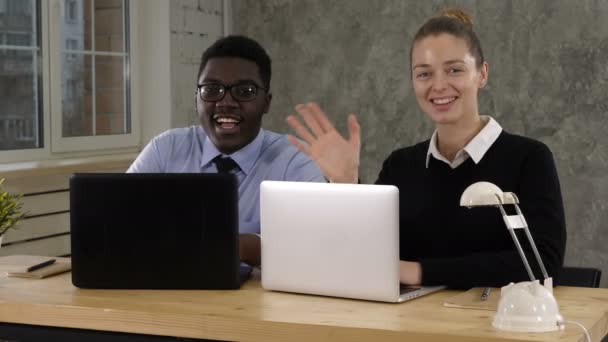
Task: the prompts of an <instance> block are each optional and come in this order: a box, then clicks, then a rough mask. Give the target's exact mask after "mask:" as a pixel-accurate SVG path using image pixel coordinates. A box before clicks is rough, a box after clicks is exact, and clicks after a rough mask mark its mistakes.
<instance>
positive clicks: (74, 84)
mask: <svg viewBox="0 0 608 342" xmlns="http://www.w3.org/2000/svg"><path fill="white" fill-rule="evenodd" d="M71 3H74V4H73V5H72V4H71ZM64 4H65V5H66V7H65V8H66V11H65V12H66V14H65V15H64V16H65V20H64V23H63V30H62V32H63V35H64V36H63V41H64V45H65V49H64V53H63V55H62V56H63V71H62V76H63V77H62V85H63V88H62V89H63V105H64V109H63V137H75V136H89V135H108V134H128V133H131V122H130V120H131V117H130V113H129V108H128V99H129V94H128V82H129V80H128V77H129V76H128V74H127V73H126V72H125V71H126V70H128V65H127V64H128V61H129V55H128V49H126V44H125V42H126V41H127V40H128V39H127V38H128V37H127V36H126V35H125V32H126V30H125V29H124V26H125V25H124V21H125V13H127V8H126V2H125V1H123V0H64ZM70 6H73V7H74V8H76V12H77V13H78V15H77V18H75V19H74V20H71V19H70V18H69V16H70V15H71V14H70V13H69V12H70V10H69V9H68V8H69V7H70ZM90 18H92V20H91V19H90ZM91 33H92V34H91ZM91 37H92V38H91ZM90 38H91V39H90ZM91 41H93V42H94V44H93V45H94V46H95V49H92V50H91Z"/></svg>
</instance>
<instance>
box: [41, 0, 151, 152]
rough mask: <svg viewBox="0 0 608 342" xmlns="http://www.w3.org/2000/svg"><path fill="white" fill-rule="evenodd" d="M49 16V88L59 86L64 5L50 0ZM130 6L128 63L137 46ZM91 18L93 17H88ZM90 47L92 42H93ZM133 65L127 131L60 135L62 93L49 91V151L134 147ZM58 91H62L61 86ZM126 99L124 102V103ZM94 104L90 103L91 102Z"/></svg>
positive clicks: (136, 116) (133, 58)
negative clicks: (89, 134) (112, 133)
mask: <svg viewBox="0 0 608 342" xmlns="http://www.w3.org/2000/svg"><path fill="white" fill-rule="evenodd" d="M51 4H52V5H51V13H50V15H51V17H52V18H57V20H52V21H51V22H50V26H49V32H50V35H51V36H50V41H51V42H52V44H51V50H50V54H51V61H54V62H53V64H52V65H51V73H50V76H51V87H52V89H61V63H62V60H63V52H64V44H63V39H65V37H62V36H61V25H62V24H61V23H62V18H63V15H64V14H65V9H64V8H62V6H63V5H64V4H65V2H64V1H62V0H52V1H51ZM133 6H134V1H131V2H130V4H129V7H130V9H129V36H130V37H131V39H129V44H130V46H129V53H130V56H129V60H130V64H132V63H133V61H137V49H136V46H135V44H134V41H135V39H133V37H136V33H137V32H136V30H135V28H136V27H137V24H138V22H137V21H138V18H137V10H136V9H134V8H131V7H133ZM92 19H93V20H94V16H92ZM93 25H94V23H93ZM93 46H94V45H93ZM135 69H136V68H129V72H130V75H129V86H128V87H127V89H125V91H130V99H131V101H130V105H131V106H130V109H129V111H130V114H131V132H130V133H127V134H114V135H95V136H81V137H64V136H63V133H62V130H63V124H62V120H63V118H62V113H63V111H62V92H59V91H57V92H53V93H52V94H51V106H52V107H51V118H52V121H51V132H52V135H51V151H52V152H74V151H90V150H99V149H117V148H129V147H137V146H139V142H140V127H139V122H140V121H139V111H138V110H137V103H136V101H133V100H134V99H136V98H138V96H137V94H136V93H137V87H133V86H132V85H133V72H135ZM62 91H65V90H64V89H62ZM94 95H96V94H94ZM126 105H127V102H126V101H125V106H126ZM93 106H94V104H93Z"/></svg>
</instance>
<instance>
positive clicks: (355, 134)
mask: <svg viewBox="0 0 608 342" xmlns="http://www.w3.org/2000/svg"><path fill="white" fill-rule="evenodd" d="M348 135H349V138H348V141H349V142H350V143H351V144H352V145H354V146H356V147H357V149H358V148H359V147H360V146H361V126H359V122H358V121H357V117H356V116H355V114H349V115H348Z"/></svg>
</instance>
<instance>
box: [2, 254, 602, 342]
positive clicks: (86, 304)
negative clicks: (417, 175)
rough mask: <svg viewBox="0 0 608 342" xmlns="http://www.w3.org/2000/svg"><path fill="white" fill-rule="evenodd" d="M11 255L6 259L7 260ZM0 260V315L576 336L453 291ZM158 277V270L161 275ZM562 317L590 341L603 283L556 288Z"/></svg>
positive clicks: (158, 331) (281, 330)
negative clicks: (375, 298)
mask: <svg viewBox="0 0 608 342" xmlns="http://www.w3.org/2000/svg"><path fill="white" fill-rule="evenodd" d="M11 258H12V259H11ZM14 263H15V258H14V257H2V258H0V272H1V273H2V276H0V322H9V323H20V324H33V325H44V326H55V327H67V328H82V329H94V330H105V331H117V332H128V333H140V334H152V335H165V336H180V337H190V338H208V339H218V340H237V341H399V342H403V341H467V342H470V341H584V337H583V335H582V332H581V330H580V329H579V328H577V327H576V326H572V325H568V327H567V328H566V330H565V331H560V332H550V333H542V334H527V333H508V332H500V331H497V330H496V329H494V328H493V327H492V326H491V324H490V323H491V320H492V316H493V312H491V311H481V310H471V309H455V308H447V307H444V306H442V303H443V301H444V299H446V298H448V297H451V296H453V295H455V294H456V293H458V292H456V291H441V292H438V293H435V294H432V295H429V296H425V297H422V298H418V299H416V300H413V301H409V302H406V303H401V304H385V303H375V302H366V301H357V300H348V299H338V298H327V297H318V296H308V295H297V294H287V293H278V292H269V291H265V290H263V289H262V288H261V286H260V283H259V282H257V281H248V282H247V283H245V285H244V286H243V288H242V289H241V290H237V291H169V290H166V291H157V290H83V289H78V288H75V287H74V286H72V284H71V280H70V273H65V274H63V275H59V276H54V277H51V278H47V279H43V280H30V279H19V278H8V277H6V276H5V275H4V272H3V271H6V270H9V269H14ZM159 276H161V277H162V274H159ZM555 294H556V297H557V300H558V302H559V304H560V308H561V313H562V315H563V316H564V317H565V318H566V319H568V320H574V321H578V322H581V323H582V324H584V325H585V326H586V327H587V329H588V330H589V331H590V332H591V334H592V337H593V340H594V341H599V340H600V339H601V337H602V336H604V335H605V334H606V332H607V331H608V289H587V288H573V287H559V288H557V289H556V290H555Z"/></svg>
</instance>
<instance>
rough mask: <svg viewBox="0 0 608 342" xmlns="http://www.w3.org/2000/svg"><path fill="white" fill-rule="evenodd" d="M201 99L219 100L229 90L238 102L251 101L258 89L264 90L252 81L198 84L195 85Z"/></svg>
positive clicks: (208, 100) (207, 100)
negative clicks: (227, 83) (230, 83)
mask: <svg viewBox="0 0 608 342" xmlns="http://www.w3.org/2000/svg"><path fill="white" fill-rule="evenodd" d="M197 87H198V92H199V96H200V97H201V100H203V101H206V102H217V101H221V100H222V99H223V98H224V96H226V92H228V91H230V96H232V98H233V99H235V100H236V101H238V102H247V101H252V100H254V99H255V98H256V96H257V95H258V89H262V90H264V91H266V90H267V89H266V88H263V87H260V86H258V85H257V84H254V83H240V84H232V85H224V84H199V85H197Z"/></svg>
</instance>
